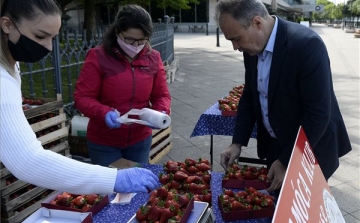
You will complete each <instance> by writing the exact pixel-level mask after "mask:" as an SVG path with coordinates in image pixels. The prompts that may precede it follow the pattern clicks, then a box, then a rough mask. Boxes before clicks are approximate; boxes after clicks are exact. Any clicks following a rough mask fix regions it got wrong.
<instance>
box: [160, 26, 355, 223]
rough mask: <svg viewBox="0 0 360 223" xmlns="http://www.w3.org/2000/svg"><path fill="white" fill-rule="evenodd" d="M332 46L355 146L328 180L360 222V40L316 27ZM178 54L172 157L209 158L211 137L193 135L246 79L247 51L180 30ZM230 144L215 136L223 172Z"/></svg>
mask: <svg viewBox="0 0 360 223" xmlns="http://www.w3.org/2000/svg"><path fill="white" fill-rule="evenodd" d="M311 28H312V29H314V30H315V31H316V32H317V33H319V35H320V36H321V37H322V38H323V40H324V42H325V44H326V45H327V48H328V51H329V56H330V59H331V64H332V65H331V66H332V71H333V81H334V88H335V93H336V95H337V99H338V101H339V104H340V108H341V111H342V114H343V117H344V120H345V123H346V126H347V129H348V133H349V135H350V139H351V142H352V146H353V151H351V152H350V153H349V154H347V155H346V156H345V157H343V158H341V163H340V167H339V169H338V170H337V171H336V173H335V174H334V175H333V177H331V178H330V180H329V185H330V187H331V190H332V192H333V194H334V196H335V198H336V201H337V203H338V205H339V207H340V209H341V210H342V213H343V215H344V218H345V220H346V222H347V223H355V222H360V168H359V163H360V157H359V151H360V140H359V139H360V132H359V125H360V118H359V115H360V110H359V109H360V106H359V105H360V96H359V89H360V87H359V79H360V73H359V70H360V68H359V64H360V62H359V61H360V58H359V56H360V46H359V45H360V44H359V42H360V39H356V38H354V37H353V34H350V33H345V32H344V31H343V30H341V29H334V28H332V27H327V26H324V25H317V24H315V25H314V26H312V27H311ZM174 45H175V58H176V59H178V60H179V62H180V66H179V70H178V72H177V74H176V80H175V81H174V82H173V83H171V84H170V91H171V94H172V100H173V101H172V115H171V118H172V135H173V140H172V142H173V148H172V150H171V151H170V152H169V153H168V154H167V156H166V157H164V158H163V159H162V160H160V161H159V163H163V162H165V161H167V160H170V159H172V160H177V161H180V160H184V159H185V158H187V157H192V158H199V157H204V158H210V155H209V151H210V136H201V137H193V138H190V134H191V133H192V131H193V129H194V127H195V125H196V123H197V121H198V119H199V117H200V115H201V114H202V113H203V112H204V111H205V110H206V109H208V108H209V107H210V106H211V105H213V104H214V103H215V102H216V101H217V100H218V99H220V98H221V97H223V96H224V95H226V94H227V92H228V91H229V90H230V89H231V88H232V87H234V86H236V85H239V84H242V83H244V66H243V57H242V54H241V53H239V52H238V51H234V50H233V49H232V46H231V43H230V42H229V41H227V40H225V38H224V37H223V36H222V35H221V36H220V47H216V34H215V33H210V34H209V36H206V35H205V34H196V33H195V34H194V33H175V44H174ZM230 143H231V137H229V136H214V171H223V169H222V167H221V166H220V164H219V161H220V153H221V152H222V150H224V149H225V148H227V146H229V145H230ZM254 148H256V140H255V139H251V140H250V143H249V146H248V147H247V148H246V149H245V150H244V152H243V153H242V155H246V156H248V157H254V158H256V149H254Z"/></svg>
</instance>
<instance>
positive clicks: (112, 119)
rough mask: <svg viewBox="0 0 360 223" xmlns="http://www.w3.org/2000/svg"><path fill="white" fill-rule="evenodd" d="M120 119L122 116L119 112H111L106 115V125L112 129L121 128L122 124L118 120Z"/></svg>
mask: <svg viewBox="0 0 360 223" xmlns="http://www.w3.org/2000/svg"><path fill="white" fill-rule="evenodd" d="M119 117H120V114H119V113H118V112H117V111H109V112H108V113H106V115H105V123H106V125H107V126H108V127H109V128H111V129H115V128H120V126H121V123H120V122H119V121H117V120H116V119H117V118H119Z"/></svg>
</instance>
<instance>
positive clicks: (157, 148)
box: [149, 126, 172, 164]
mask: <svg viewBox="0 0 360 223" xmlns="http://www.w3.org/2000/svg"><path fill="white" fill-rule="evenodd" d="M171 139H172V136H171V126H169V127H168V128H166V129H161V130H153V139H152V143H151V150H150V158H149V163H150V164H155V163H157V162H158V161H159V160H160V159H161V158H163V157H164V156H165V155H166V154H167V153H168V152H169V151H170V150H171V148H172V143H171Z"/></svg>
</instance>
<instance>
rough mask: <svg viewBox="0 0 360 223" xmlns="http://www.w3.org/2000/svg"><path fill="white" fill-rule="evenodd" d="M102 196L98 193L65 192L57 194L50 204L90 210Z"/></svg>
mask: <svg viewBox="0 0 360 223" xmlns="http://www.w3.org/2000/svg"><path fill="white" fill-rule="evenodd" d="M102 198H103V197H102V196H100V195H98V194H90V195H76V194H70V193H67V192H63V193H61V194H59V195H57V196H56V198H55V199H54V200H53V201H51V202H50V204H53V205H59V206H64V207H69V208H75V209H79V210H82V211H88V210H89V209H90V208H91V207H93V206H94V205H96V204H97V203H99V202H100V201H101V199H102Z"/></svg>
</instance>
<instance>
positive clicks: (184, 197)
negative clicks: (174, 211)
mask: <svg viewBox="0 0 360 223" xmlns="http://www.w3.org/2000/svg"><path fill="white" fill-rule="evenodd" d="M178 199H179V204H180V207H186V206H187V205H188V204H189V202H190V199H189V197H188V195H186V194H183V195H179V197H178Z"/></svg>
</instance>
